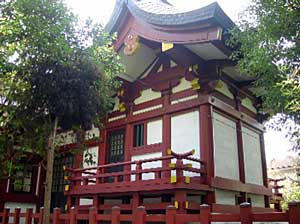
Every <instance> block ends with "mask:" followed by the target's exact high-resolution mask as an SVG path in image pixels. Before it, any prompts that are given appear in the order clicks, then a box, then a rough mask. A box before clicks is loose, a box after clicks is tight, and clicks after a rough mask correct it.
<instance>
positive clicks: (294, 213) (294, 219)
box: [289, 202, 300, 224]
mask: <svg viewBox="0 0 300 224" xmlns="http://www.w3.org/2000/svg"><path fill="white" fill-rule="evenodd" d="M289 218H290V220H289V222H290V224H299V222H300V202H291V203H289Z"/></svg>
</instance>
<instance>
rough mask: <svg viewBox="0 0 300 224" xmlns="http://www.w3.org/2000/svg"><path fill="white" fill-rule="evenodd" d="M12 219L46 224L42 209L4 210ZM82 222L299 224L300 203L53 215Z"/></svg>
mask: <svg viewBox="0 0 300 224" xmlns="http://www.w3.org/2000/svg"><path fill="white" fill-rule="evenodd" d="M10 217H12V218H13V223H14V224H20V221H21V219H25V224H31V223H32V221H33V220H34V221H36V222H37V223H38V224H42V223H43V209H42V208H41V209H40V212H39V213H33V210H32V209H27V211H26V213H21V209H20V208H17V209H15V211H14V213H10V211H9V209H5V210H4V212H2V213H0V218H1V224H9V218H10ZM79 220H85V221H88V222H89V224H97V222H98V221H110V222H111V224H120V223H121V222H122V221H128V222H132V224H145V223H147V222H153V223H155V222H160V223H161V222H164V223H166V224H184V223H190V222H200V223H201V224H210V223H211V222H240V223H241V224H252V223H253V222H288V223H289V224H299V222H300V203H291V204H289V210H288V211H287V212H268V213H256V212H253V211H252V209H251V205H250V204H249V203H243V204H241V205H240V211H239V213H236V214H230V213H226V214H220V213H211V209H210V207H209V206H208V205H201V206H200V208H199V214H178V213H177V210H176V208H175V207H174V206H168V207H167V208H166V212H165V214H159V215H154V214H147V212H146V208H145V207H144V206H139V207H137V208H135V209H134V210H133V211H132V214H121V212H120V208H119V207H117V206H115V207H113V208H112V210H111V213H110V214H98V211H97V209H96V208H95V207H90V208H89V212H88V213H84V214H80V213H78V210H76V209H75V208H71V209H70V211H69V213H66V214H63V213H61V212H60V209H58V208H56V209H54V212H53V214H51V223H52V224H62V223H64V224H76V223H77V221H79Z"/></svg>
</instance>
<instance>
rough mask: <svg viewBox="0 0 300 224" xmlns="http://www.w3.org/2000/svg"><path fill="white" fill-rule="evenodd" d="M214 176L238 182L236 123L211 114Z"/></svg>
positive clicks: (217, 114)
mask: <svg viewBox="0 0 300 224" xmlns="http://www.w3.org/2000/svg"><path fill="white" fill-rule="evenodd" d="M213 135H214V136H213V137H214V161H215V176H218V177H224V178H229V179H234V180H239V178H240V175H239V157H238V145H237V132H236V122H235V121H233V120H230V119H228V118H226V117H224V116H222V115H221V114H219V113H216V112H214V113H213Z"/></svg>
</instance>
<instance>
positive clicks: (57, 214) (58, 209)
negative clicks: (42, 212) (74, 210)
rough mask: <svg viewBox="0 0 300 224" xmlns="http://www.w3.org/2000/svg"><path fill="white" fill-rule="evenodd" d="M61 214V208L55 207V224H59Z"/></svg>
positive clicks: (53, 221)
mask: <svg viewBox="0 0 300 224" xmlns="http://www.w3.org/2000/svg"><path fill="white" fill-rule="evenodd" d="M59 215H60V208H55V209H54V210H53V219H52V223H53V224H59Z"/></svg>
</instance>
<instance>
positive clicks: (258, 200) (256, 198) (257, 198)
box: [247, 194, 265, 208]
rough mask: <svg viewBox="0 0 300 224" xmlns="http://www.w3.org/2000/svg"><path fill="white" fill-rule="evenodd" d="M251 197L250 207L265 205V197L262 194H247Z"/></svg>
mask: <svg viewBox="0 0 300 224" xmlns="http://www.w3.org/2000/svg"><path fill="white" fill-rule="evenodd" d="M247 196H248V197H249V198H251V203H252V207H262V208H264V207H265V198H264V196H263V195H258V194H247Z"/></svg>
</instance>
